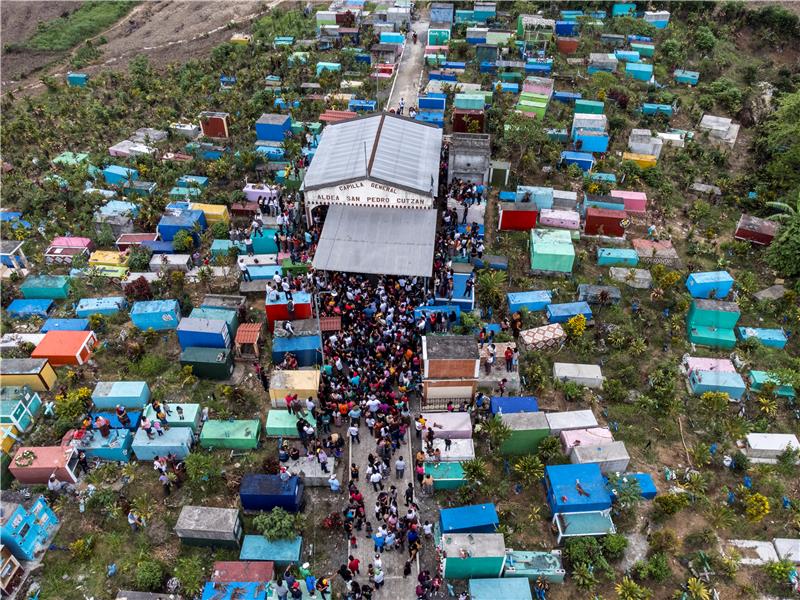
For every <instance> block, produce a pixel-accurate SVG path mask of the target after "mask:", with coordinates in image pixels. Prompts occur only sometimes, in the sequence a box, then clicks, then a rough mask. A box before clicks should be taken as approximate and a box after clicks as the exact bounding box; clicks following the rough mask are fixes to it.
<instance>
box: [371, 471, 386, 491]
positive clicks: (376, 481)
mask: <svg viewBox="0 0 800 600" xmlns="http://www.w3.org/2000/svg"><path fill="white" fill-rule="evenodd" d="M369 482H370V483H371V484H372V489H373V491H375V492H377V491H378V489H379V488H380V489H381V490H383V476H382V475H381V472H380V471H379V470H377V469H376V470H375V471H373V473H372V475H370V476H369Z"/></svg>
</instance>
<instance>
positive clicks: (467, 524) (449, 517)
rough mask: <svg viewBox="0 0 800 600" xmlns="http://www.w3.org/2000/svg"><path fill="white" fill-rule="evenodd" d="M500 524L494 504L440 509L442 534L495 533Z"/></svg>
mask: <svg viewBox="0 0 800 600" xmlns="http://www.w3.org/2000/svg"><path fill="white" fill-rule="evenodd" d="M499 524H500V518H499V517H498V516H497V509H496V508H495V506H494V504H491V503H488V504H472V505H469V506H458V507H456V508H443V509H442V510H441V511H439V527H440V530H441V532H442V535H443V536H445V535H448V534H451V533H494V532H495V530H496V529H497V526H498V525H499Z"/></svg>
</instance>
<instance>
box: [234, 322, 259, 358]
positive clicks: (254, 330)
mask: <svg viewBox="0 0 800 600" xmlns="http://www.w3.org/2000/svg"><path fill="white" fill-rule="evenodd" d="M263 330H264V326H263V324H262V323H242V324H241V325H239V328H238V329H237V330H236V337H235V338H234V340H233V348H234V352H235V356H236V359H237V360H259V358H260V357H261V343H262V340H261V334H262V332H263Z"/></svg>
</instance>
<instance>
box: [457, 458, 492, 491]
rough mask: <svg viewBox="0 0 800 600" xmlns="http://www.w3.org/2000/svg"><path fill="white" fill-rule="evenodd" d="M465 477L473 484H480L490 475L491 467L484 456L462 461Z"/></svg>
mask: <svg viewBox="0 0 800 600" xmlns="http://www.w3.org/2000/svg"><path fill="white" fill-rule="evenodd" d="M461 467H462V468H463V469H464V479H466V480H467V482H468V483H469V484H470V485H472V486H479V485H481V483H483V482H484V481H486V479H488V477H489V469H488V468H487V466H486V461H484V460H483V459H482V458H473V459H472V460H467V461H465V462H463V463H461Z"/></svg>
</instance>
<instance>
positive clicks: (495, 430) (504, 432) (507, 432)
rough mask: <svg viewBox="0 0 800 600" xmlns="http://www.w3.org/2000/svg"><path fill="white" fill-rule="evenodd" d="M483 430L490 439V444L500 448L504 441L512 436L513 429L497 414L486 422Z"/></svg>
mask: <svg viewBox="0 0 800 600" xmlns="http://www.w3.org/2000/svg"><path fill="white" fill-rule="evenodd" d="M483 431H484V432H485V433H486V437H487V438H488V440H489V446H490V447H491V448H493V449H495V450H497V449H499V448H500V446H502V445H503V442H505V441H506V440H507V439H508V438H509V437H510V436H511V429H509V427H508V425H506V424H505V423H503V421H502V419H500V417H499V416H497V415H495V416H494V417H492V418H491V419H489V420H488V421H486V423H484V425H483Z"/></svg>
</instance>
